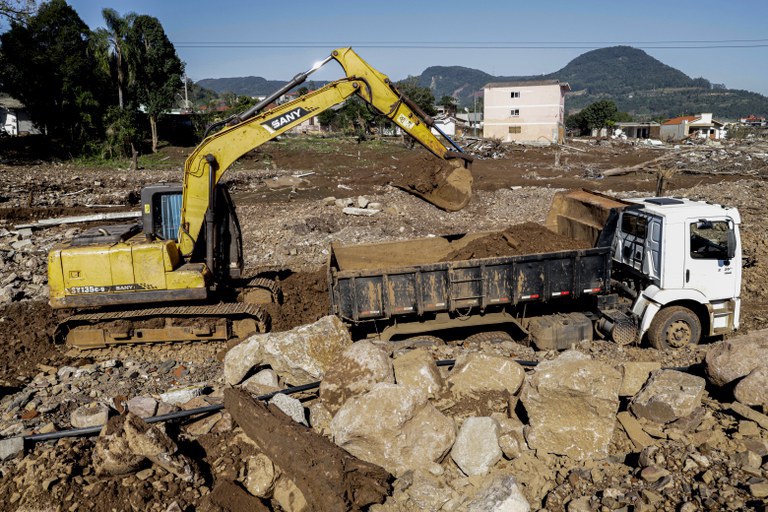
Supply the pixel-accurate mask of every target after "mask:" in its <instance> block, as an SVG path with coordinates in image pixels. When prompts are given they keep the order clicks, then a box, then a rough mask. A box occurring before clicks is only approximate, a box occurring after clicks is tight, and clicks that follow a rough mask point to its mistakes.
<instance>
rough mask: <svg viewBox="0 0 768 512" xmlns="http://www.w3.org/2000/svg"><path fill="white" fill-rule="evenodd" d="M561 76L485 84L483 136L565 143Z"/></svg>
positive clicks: (521, 140) (503, 139)
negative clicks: (552, 78) (555, 78)
mask: <svg viewBox="0 0 768 512" xmlns="http://www.w3.org/2000/svg"><path fill="white" fill-rule="evenodd" d="M570 90H571V87H570V86H569V85H568V84H567V83H561V82H560V81H559V80H539V81H527V82H525V81H522V82H504V83H490V84H487V85H486V86H485V87H484V88H483V94H484V99H485V101H484V106H483V137H486V138H497V139H501V140H502V141H503V142H534V143H542V142H544V143H550V144H552V143H562V142H563V140H564V138H565V125H564V123H563V118H564V117H565V93H566V92H568V91H570Z"/></svg>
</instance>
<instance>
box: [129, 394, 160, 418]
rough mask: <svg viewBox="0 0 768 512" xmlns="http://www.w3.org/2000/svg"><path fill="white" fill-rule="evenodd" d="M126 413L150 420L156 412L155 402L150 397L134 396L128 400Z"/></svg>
mask: <svg viewBox="0 0 768 512" xmlns="http://www.w3.org/2000/svg"><path fill="white" fill-rule="evenodd" d="M128 411H130V412H132V413H133V414H135V415H136V416H138V417H139V418H150V417H152V416H154V415H155V413H156V412H157V400H155V399H154V398H152V397H151V396H135V397H133V398H131V399H130V400H128Z"/></svg>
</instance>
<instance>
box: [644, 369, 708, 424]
mask: <svg viewBox="0 0 768 512" xmlns="http://www.w3.org/2000/svg"><path fill="white" fill-rule="evenodd" d="M704 384H705V382H704V379H703V378H701V377H697V376H695V375H689V374H687V373H683V372H679V371H676V370H656V371H654V372H653V373H652V374H651V377H650V379H648V382H647V383H646V384H645V386H643V389H641V390H640V392H639V393H638V394H636V395H635V396H634V397H633V398H632V402H631V403H630V406H629V408H630V410H631V411H632V413H633V414H634V415H635V416H637V417H638V418H645V419H647V420H650V421H653V422H655V423H669V422H671V421H674V420H677V419H679V418H683V417H685V416H688V415H690V414H691V413H693V411H694V410H695V409H696V408H697V407H698V406H700V405H701V397H702V395H703V393H704Z"/></svg>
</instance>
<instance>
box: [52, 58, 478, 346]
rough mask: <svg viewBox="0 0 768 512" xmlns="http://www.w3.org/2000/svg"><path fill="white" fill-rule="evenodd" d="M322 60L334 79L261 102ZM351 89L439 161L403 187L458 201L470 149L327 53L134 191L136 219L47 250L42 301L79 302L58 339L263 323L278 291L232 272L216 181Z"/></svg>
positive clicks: (223, 336) (225, 330)
mask: <svg viewBox="0 0 768 512" xmlns="http://www.w3.org/2000/svg"><path fill="white" fill-rule="evenodd" d="M331 60H335V61H337V62H338V63H339V64H340V65H341V66H342V68H343V69H344V72H345V75H346V76H345V77H344V78H342V79H339V80H336V81H334V82H331V83H329V84H327V85H325V86H324V87H322V88H320V89H318V90H316V91H313V92H310V93H308V94H306V95H304V96H301V97H299V98H297V99H295V100H293V101H290V102H288V103H285V104H282V105H279V106H276V107H273V108H269V109H267V107H268V105H270V104H271V103H272V102H273V101H274V100H276V99H277V98H279V97H280V96H281V95H283V94H284V93H285V92H287V91H288V90H290V89H292V88H294V87H296V86H297V85H299V84H300V83H302V82H304V81H305V80H306V79H307V77H308V76H309V75H310V74H311V73H313V72H314V71H316V70H317V69H319V68H320V67H321V66H322V65H324V64H326V63H327V62H329V61H331ZM352 96H358V97H359V98H361V99H362V100H363V101H365V102H366V103H368V104H369V105H371V106H372V107H373V108H375V109H376V110H377V111H378V112H380V113H381V114H382V115H384V116H385V117H387V118H388V119H390V120H391V121H392V122H393V123H395V124H396V125H398V126H399V127H400V128H401V129H402V130H404V131H405V132H406V133H408V134H409V135H411V136H412V137H413V138H414V139H416V140H417V141H418V142H419V143H421V144H422V145H423V146H424V147H425V148H427V149H428V150H429V151H430V152H431V153H433V154H434V155H435V156H436V157H438V158H440V159H442V160H445V161H447V162H448V164H449V165H448V166H447V168H448V169H447V170H446V171H441V173H438V175H435V176H434V177H433V179H432V183H433V184H432V188H431V189H424V188H423V187H419V189H418V190H412V192H413V193H415V194H417V195H419V196H421V197H422V198H424V199H425V200H427V201H429V202H430V203H432V204H434V205H435V206H437V207H439V208H442V209H445V210H448V211H456V210H460V209H461V208H463V207H464V206H466V204H467V203H468V202H469V199H470V197H471V190H472V175H471V174H470V172H469V166H470V163H471V160H472V159H471V157H469V156H467V155H465V154H463V153H462V151H461V148H459V146H457V145H456V144H455V143H454V142H453V141H451V140H450V139H449V138H448V137H447V136H445V139H446V140H447V141H448V142H449V143H450V144H451V146H452V148H453V149H451V150H449V149H447V148H446V147H445V146H444V145H443V143H442V142H441V141H440V140H439V139H438V138H437V137H436V136H435V135H434V134H433V133H432V132H431V130H430V128H431V127H433V122H432V120H431V119H430V118H429V116H427V115H426V114H424V113H423V112H422V111H421V110H420V109H419V108H418V106H417V105H415V104H414V103H413V102H412V101H411V100H410V99H409V98H407V97H406V96H405V95H403V94H402V93H400V91H398V89H397V88H396V87H395V86H394V85H393V84H392V83H391V82H390V80H389V78H387V77H386V76H385V75H383V74H382V73H380V72H378V71H376V70H375V69H373V68H372V67H371V66H370V65H368V64H367V63H366V62H365V61H364V60H363V59H362V58H360V57H359V56H358V55H357V54H356V53H355V52H354V51H353V50H352V49H351V48H341V49H337V50H334V51H333V52H332V54H331V55H330V56H329V57H328V58H327V59H325V60H324V61H322V62H320V63H318V64H317V65H315V66H314V67H312V69H310V70H308V71H306V72H304V73H301V74H299V75H297V76H296V77H295V78H294V79H293V80H291V81H290V82H289V83H287V84H286V85H285V86H284V87H283V88H281V89H280V90H278V91H276V92H275V93H273V94H272V95H270V96H269V97H268V98H266V99H264V100H263V101H261V102H260V103H258V104H257V105H255V106H254V107H252V108H251V109H249V110H247V111H245V112H243V113H241V114H239V115H237V116H233V117H232V118H229V119H225V120H223V121H221V122H219V123H216V124H214V125H212V126H211V127H209V129H208V131H207V133H206V135H207V136H206V137H205V138H204V140H203V141H202V142H201V143H200V144H199V145H198V146H197V148H195V150H194V152H193V153H192V154H191V156H190V157H189V158H188V159H187V161H186V163H185V166H184V181H183V184H182V185H178V184H176V185H173V184H158V185H150V186H147V187H145V188H144V189H143V190H142V194H141V202H142V208H143V211H142V224H141V225H139V224H133V225H116V226H102V227H98V228H91V229H88V230H86V231H85V232H83V233H82V234H81V235H80V236H78V237H76V238H74V239H72V240H70V241H67V242H65V243H63V244H60V245H58V246H56V247H55V248H54V249H53V250H52V251H51V252H50V253H49V256H48V278H49V287H50V304H51V306H52V307H54V308H74V309H80V311H79V312H78V314H76V315H74V316H71V317H69V318H68V319H66V320H65V321H64V322H62V324H60V325H59V328H58V330H57V337H58V338H59V339H61V338H65V339H66V341H67V343H69V344H71V345H75V346H79V347H82V348H87V347H104V346H107V345H111V344H119V343H141V342H167V341H190V340H219V341H225V340H231V339H233V338H239V339H242V338H243V337H245V336H247V335H249V334H251V333H254V332H263V331H266V330H268V329H269V317H268V315H267V313H266V312H265V311H264V310H263V308H261V307H259V306H258V305H257V304H256V303H255V302H264V301H270V300H277V299H278V298H279V291H278V289H277V288H276V286H275V283H273V282H272V281H269V280H266V279H251V280H245V279H243V278H242V275H241V274H242V269H243V254H242V241H241V235H240V226H239V223H238V219H237V215H236V213H235V208H234V204H233V202H232V200H231V198H230V196H229V194H228V192H227V189H226V188H225V187H224V186H223V185H220V184H219V181H220V180H221V178H222V176H223V175H224V173H225V172H226V171H227V169H229V167H230V166H231V165H232V164H233V163H234V162H235V161H236V160H237V159H238V158H239V157H241V156H242V155H244V154H245V153H247V152H248V151H250V150H252V149H254V148H257V147H258V146H260V145H261V144H263V143H265V142H267V141H269V140H271V139H274V138H275V137H277V136H279V135H280V134H282V133H285V132H286V131H288V130H290V129H291V128H293V127H295V126H297V125H299V124H300V123H301V122H303V121H304V120H306V119H309V118H310V117H313V116H316V115H318V114H319V113H321V112H323V111H324V110H327V109H329V108H331V107H333V106H335V105H338V104H339V103H341V102H343V101H345V100H346V99H348V98H350V97H352ZM435 128H436V127H435ZM215 130H219V131H215ZM438 131H439V130H438ZM209 133H210V135H208V134H209ZM440 133H442V132H440ZM443 135H444V134H443ZM238 297H240V299H241V301H239V300H238ZM242 297H249V300H246V301H242ZM254 298H257V300H255V299H254ZM161 305H162V306H161Z"/></svg>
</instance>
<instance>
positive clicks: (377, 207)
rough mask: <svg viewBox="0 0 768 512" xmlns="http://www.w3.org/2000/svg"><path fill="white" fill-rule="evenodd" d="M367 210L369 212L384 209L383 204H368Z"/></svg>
mask: <svg viewBox="0 0 768 512" xmlns="http://www.w3.org/2000/svg"><path fill="white" fill-rule="evenodd" d="M367 208H368V209H369V210H381V209H382V208H383V205H382V204H381V203H375V202H370V203H368V206H367Z"/></svg>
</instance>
